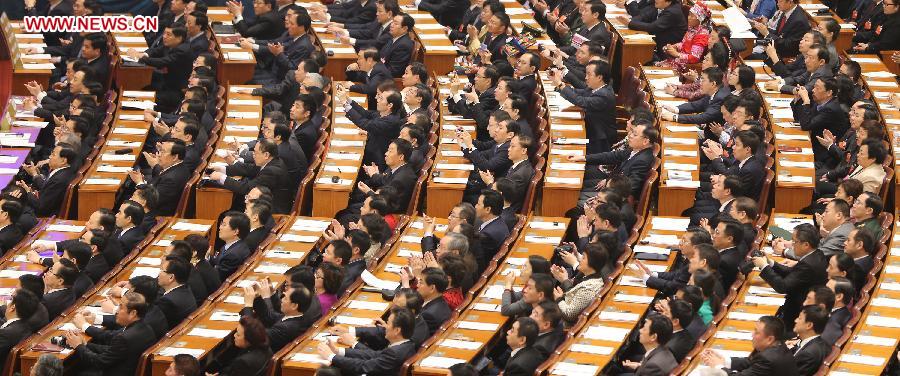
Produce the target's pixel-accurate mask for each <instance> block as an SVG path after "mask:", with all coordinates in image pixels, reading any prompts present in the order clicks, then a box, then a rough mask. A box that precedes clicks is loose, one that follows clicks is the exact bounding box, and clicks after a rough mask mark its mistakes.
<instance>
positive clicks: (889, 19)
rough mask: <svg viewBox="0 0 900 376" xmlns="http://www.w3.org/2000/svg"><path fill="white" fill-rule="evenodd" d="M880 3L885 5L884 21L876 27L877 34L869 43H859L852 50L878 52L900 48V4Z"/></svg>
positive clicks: (855, 51)
mask: <svg viewBox="0 0 900 376" xmlns="http://www.w3.org/2000/svg"><path fill="white" fill-rule="evenodd" d="M880 3H881V4H882V5H883V6H884V22H882V24H881V25H879V26H878V27H877V28H876V29H875V35H874V36H873V37H872V38H871V39H870V41H869V42H868V43H857V44H856V45H855V46H853V49H852V50H851V52H853V53H865V54H878V53H880V52H882V51H891V50H896V49H898V48H900V37H898V36H900V33H898V31H900V13H898V12H897V10H898V8H900V6H898V5H897V4H895V3H886V2H883V1H882V2H880ZM854 39H856V38H854Z"/></svg>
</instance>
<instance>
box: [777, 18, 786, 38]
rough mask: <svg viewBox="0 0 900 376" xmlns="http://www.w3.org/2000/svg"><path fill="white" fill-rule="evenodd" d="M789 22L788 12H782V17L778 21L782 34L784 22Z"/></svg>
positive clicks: (779, 30)
mask: <svg viewBox="0 0 900 376" xmlns="http://www.w3.org/2000/svg"><path fill="white" fill-rule="evenodd" d="M785 22H787V14H785V13H782V14H781V19H780V20H779V21H778V33H779V34H781V29H783V28H784V23H785Z"/></svg>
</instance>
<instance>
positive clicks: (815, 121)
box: [791, 98, 850, 162]
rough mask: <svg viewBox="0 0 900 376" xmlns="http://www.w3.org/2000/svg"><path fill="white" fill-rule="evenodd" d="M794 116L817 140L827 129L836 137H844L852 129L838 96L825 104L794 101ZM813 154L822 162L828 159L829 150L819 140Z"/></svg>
mask: <svg viewBox="0 0 900 376" xmlns="http://www.w3.org/2000/svg"><path fill="white" fill-rule="evenodd" d="M791 108H792V109H793V110H794V118H795V119H796V120H797V122H798V123H800V129H802V130H804V131H808V132H809V133H810V138H811V139H812V140H814V141H815V139H816V137H817V136H818V137H821V136H822V133H823V132H824V131H825V130H826V129H827V130H829V131H831V133H832V134H834V136H835V137H842V136H843V135H844V133H845V132H847V129H850V120H849V118H848V117H847V112H846V111H844V110H843V109H842V108H841V104H840V103H838V100H837V98H832V99H831V100H829V101H828V102H827V103H825V104H824V105H821V106H819V105H816V103H815V102H811V103H810V104H809V105H808V106H807V105H803V104H800V103H792V104H791ZM813 155H814V156H815V160H816V161H819V162H822V161H825V160H826V159H827V156H828V150H826V149H825V147H824V146H822V144H821V143H819V142H818V141H816V142H813Z"/></svg>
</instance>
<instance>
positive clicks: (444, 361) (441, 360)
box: [419, 355, 466, 368]
mask: <svg viewBox="0 0 900 376" xmlns="http://www.w3.org/2000/svg"><path fill="white" fill-rule="evenodd" d="M465 362H466V361H465V360H463V359H456V358H447V357H443V356H434V355H432V356H429V357H427V358H425V359H422V361H421V362H419V365H420V366H422V367H426V368H450V367H453V366H454V365H457V364H459V363H465Z"/></svg>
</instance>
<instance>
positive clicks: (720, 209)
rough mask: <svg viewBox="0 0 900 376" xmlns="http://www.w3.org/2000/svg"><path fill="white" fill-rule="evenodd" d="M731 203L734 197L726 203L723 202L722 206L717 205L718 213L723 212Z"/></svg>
mask: <svg viewBox="0 0 900 376" xmlns="http://www.w3.org/2000/svg"><path fill="white" fill-rule="evenodd" d="M732 201H734V197H732V198H730V199H728V201H725V202H723V203H722V205H719V212H723V211H725V207H726V206H728V204H729V203H731V202H732Z"/></svg>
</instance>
